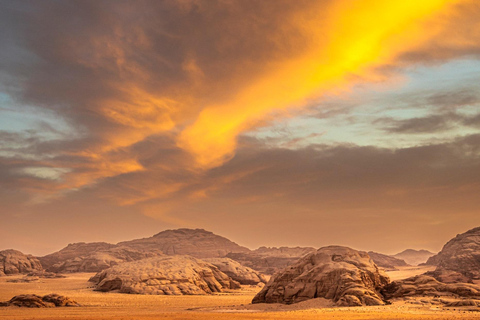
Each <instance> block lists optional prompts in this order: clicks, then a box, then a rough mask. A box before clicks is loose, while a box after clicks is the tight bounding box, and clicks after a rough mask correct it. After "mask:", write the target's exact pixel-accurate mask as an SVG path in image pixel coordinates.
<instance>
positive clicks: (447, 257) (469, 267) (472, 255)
mask: <svg viewBox="0 0 480 320" xmlns="http://www.w3.org/2000/svg"><path fill="white" fill-rule="evenodd" d="M432 260H434V262H435V265H436V266H437V268H436V270H435V271H434V272H433V276H434V277H435V278H436V279H437V280H439V281H442V282H447V283H454V282H475V283H480V227H478V228H475V229H472V230H469V231H467V232H465V233H462V234H459V235H457V236H456V237H455V238H453V239H452V240H450V241H448V242H447V244H445V246H444V247H443V249H442V251H440V252H439V253H438V255H437V256H435V257H434V258H432V259H431V260H429V262H427V263H429V264H432V263H433V262H432Z"/></svg>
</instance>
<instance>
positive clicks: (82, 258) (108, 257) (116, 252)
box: [47, 246, 163, 273]
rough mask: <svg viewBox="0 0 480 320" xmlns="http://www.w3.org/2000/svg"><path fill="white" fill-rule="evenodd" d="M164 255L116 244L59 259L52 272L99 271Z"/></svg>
mask: <svg viewBox="0 0 480 320" xmlns="http://www.w3.org/2000/svg"><path fill="white" fill-rule="evenodd" d="M160 255H163V253H162V252H161V251H160V250H149V251H142V250H138V249H133V248H128V247H122V246H114V247H110V248H108V249H102V248H98V251H93V252H90V253H85V254H82V255H78V256H75V257H73V258H69V259H67V260H63V261H59V262H57V263H56V264H53V265H51V266H50V267H49V268H48V269H47V271H50V272H64V273H68V272H99V271H102V270H104V269H107V268H110V267H113V266H115V265H117V264H120V263H123V262H130V261H136V260H141V259H146V258H151V257H156V256H160Z"/></svg>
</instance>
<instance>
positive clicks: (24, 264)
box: [0, 249, 43, 276]
mask: <svg viewBox="0 0 480 320" xmlns="http://www.w3.org/2000/svg"><path fill="white" fill-rule="evenodd" d="M32 271H43V268H42V264H41V263H40V261H39V260H38V259H37V258H35V257H33V256H31V255H25V254H23V253H22V252H20V251H17V250H13V249H9V250H3V251H0V276H4V275H9V274H19V273H29V272H32Z"/></svg>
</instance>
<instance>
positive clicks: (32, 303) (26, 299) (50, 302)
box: [0, 293, 80, 308]
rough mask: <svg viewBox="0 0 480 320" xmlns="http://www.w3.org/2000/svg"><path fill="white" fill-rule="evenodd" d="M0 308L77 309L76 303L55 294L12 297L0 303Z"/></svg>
mask: <svg viewBox="0 0 480 320" xmlns="http://www.w3.org/2000/svg"><path fill="white" fill-rule="evenodd" d="M0 306H4V307H6V306H16V307H27V308H52V307H78V306H80V305H79V304H78V303H77V302H76V301H74V300H72V299H70V298H68V297H65V296H61V295H58V294H55V293H52V294H48V295H46V296H43V297H42V296H39V295H36V294H21V295H18V296H15V297H13V298H12V299H10V300H9V301H6V302H2V303H0Z"/></svg>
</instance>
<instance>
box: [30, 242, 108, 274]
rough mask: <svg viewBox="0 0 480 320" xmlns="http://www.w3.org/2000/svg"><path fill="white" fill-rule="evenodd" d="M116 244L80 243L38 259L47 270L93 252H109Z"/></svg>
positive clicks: (71, 244)
mask: <svg viewBox="0 0 480 320" xmlns="http://www.w3.org/2000/svg"><path fill="white" fill-rule="evenodd" d="M114 247H115V245H114V244H110V243H106V242H90V243H85V242H78V243H70V244H69V245H68V246H66V247H65V248H63V249H61V250H60V251H57V252H54V253H51V254H48V255H46V256H43V257H38V259H39V260H40V262H41V263H42V265H43V267H44V268H45V269H47V270H48V269H50V268H51V267H53V265H55V264H58V263H62V262H66V261H68V260H71V259H76V258H78V257H83V256H87V255H90V254H92V253H93V252H97V251H102V250H108V249H111V248H114Z"/></svg>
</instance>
